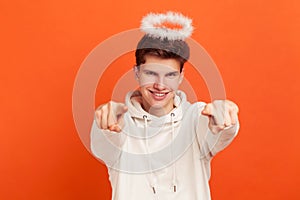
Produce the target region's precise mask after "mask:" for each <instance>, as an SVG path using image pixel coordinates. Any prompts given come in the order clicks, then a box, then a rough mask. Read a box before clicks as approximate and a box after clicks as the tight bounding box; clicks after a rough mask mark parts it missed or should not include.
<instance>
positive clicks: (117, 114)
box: [95, 101, 128, 132]
mask: <svg viewBox="0 0 300 200" xmlns="http://www.w3.org/2000/svg"><path fill="white" fill-rule="evenodd" d="M127 110H128V108H127V107H126V106H125V104H123V103H116V102H113V101H110V102H108V103H107V104H103V105H101V106H100V107H99V108H98V109H97V110H96V111H95V120H96V123H97V125H98V127H99V128H101V129H104V130H110V131H115V132H121V129H122V128H123V126H124V120H123V116H124V113H125V112H127Z"/></svg>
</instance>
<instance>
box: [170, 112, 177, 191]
mask: <svg viewBox="0 0 300 200" xmlns="http://www.w3.org/2000/svg"><path fill="white" fill-rule="evenodd" d="M174 117H175V114H174V113H171V123H172V146H171V156H172V161H174V140H175V131H174ZM172 185H173V191H174V192H176V189H177V184H176V162H174V164H173V178H172Z"/></svg>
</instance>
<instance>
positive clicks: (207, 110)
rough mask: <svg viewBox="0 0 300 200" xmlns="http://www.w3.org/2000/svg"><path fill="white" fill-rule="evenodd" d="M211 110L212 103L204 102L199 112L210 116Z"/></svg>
mask: <svg viewBox="0 0 300 200" xmlns="http://www.w3.org/2000/svg"><path fill="white" fill-rule="evenodd" d="M212 110H213V106H212V104H211V103H209V104H206V106H205V107H204V109H203V110H202V112H201V114H202V115H205V116H212Z"/></svg>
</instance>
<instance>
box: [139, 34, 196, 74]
mask: <svg viewBox="0 0 300 200" xmlns="http://www.w3.org/2000/svg"><path fill="white" fill-rule="evenodd" d="M146 55H152V56H157V57H160V58H173V59H176V60H178V61H179V62H180V72H181V71H182V68H183V65H184V63H185V62H186V61H187V60H188V59H189V57H190V48H189V46H188V44H187V43H186V42H185V41H182V40H168V39H166V38H164V39H160V38H154V37H151V36H148V35H144V37H143V38H142V39H141V40H140V41H139V43H138V45H137V49H136V51H135V58H136V66H140V65H141V64H144V63H145V62H146V60H145V56H146Z"/></svg>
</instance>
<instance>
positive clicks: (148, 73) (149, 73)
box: [144, 71, 156, 76]
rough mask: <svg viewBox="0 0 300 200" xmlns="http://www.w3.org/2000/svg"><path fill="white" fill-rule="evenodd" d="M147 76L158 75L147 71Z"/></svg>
mask: <svg viewBox="0 0 300 200" xmlns="http://www.w3.org/2000/svg"><path fill="white" fill-rule="evenodd" d="M144 73H145V74H146V75H148V76H155V75H156V73H155V72H152V71H145V72H144Z"/></svg>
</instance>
